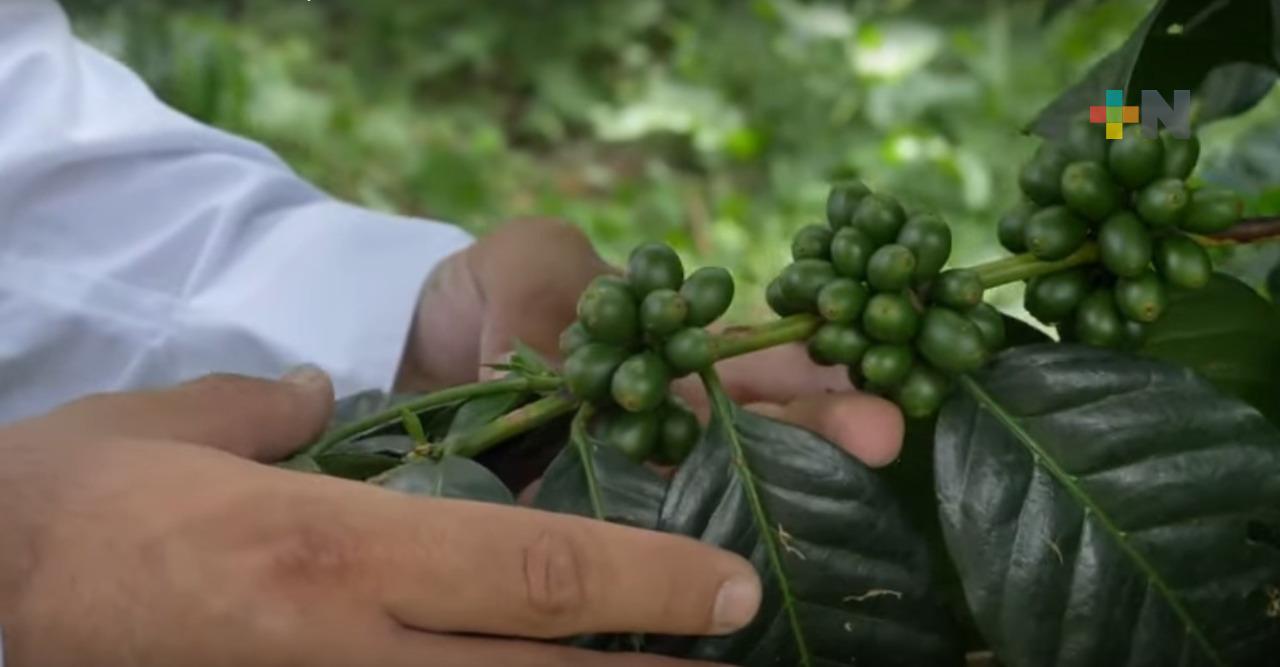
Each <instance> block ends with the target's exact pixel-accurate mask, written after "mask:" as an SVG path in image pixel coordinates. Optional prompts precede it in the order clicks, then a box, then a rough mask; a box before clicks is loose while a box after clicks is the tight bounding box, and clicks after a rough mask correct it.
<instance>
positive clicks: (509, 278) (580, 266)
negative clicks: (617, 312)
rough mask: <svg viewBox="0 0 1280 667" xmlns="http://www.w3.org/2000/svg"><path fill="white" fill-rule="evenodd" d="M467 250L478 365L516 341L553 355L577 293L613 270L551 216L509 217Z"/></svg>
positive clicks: (494, 359) (498, 355)
mask: <svg viewBox="0 0 1280 667" xmlns="http://www.w3.org/2000/svg"><path fill="white" fill-rule="evenodd" d="M469 252H470V254H471V256H470V257H469V258H468V259H469V262H468V264H469V266H470V267H471V270H472V273H473V274H474V275H475V280H476V283H477V284H478V285H479V287H480V291H481V294H482V296H483V301H484V310H485V312H484V326H483V328H482V330H481V334H480V363H481V364H492V363H501V362H502V361H503V360H505V358H506V357H507V355H508V354H509V353H510V352H511V351H512V350H513V349H514V344H515V341H516V340H519V341H521V342H523V343H525V344H526V345H528V346H529V347H531V348H533V349H534V350H536V351H538V352H539V353H541V354H543V355H544V356H546V357H548V358H552V359H554V358H557V357H558V356H559V349H558V348H559V345H558V342H559V337H560V332H561V331H563V330H564V328H565V327H567V326H568V325H569V324H570V323H571V322H573V320H574V317H575V316H576V313H575V310H576V307H577V303H578V296H579V295H580V294H581V293H582V291H583V290H584V289H586V287H587V285H588V284H589V283H590V282H591V281H592V280H593V279H595V277H596V276H599V275H601V274H603V273H608V272H610V271H612V270H613V269H611V267H609V265H608V264H606V263H605V262H604V260H602V259H600V256H599V255H598V254H596V251H595V248H594V247H593V246H592V245H591V242H590V240H589V239H587V237H586V235H584V234H583V233H582V231H581V230H579V229H578V228H577V227H574V226H572V225H569V224H566V223H563V222H558V221H555V220H546V219H531V220H520V221H516V222H513V223H511V224H509V225H506V226H504V227H502V228H501V229H499V230H498V231H497V232H495V233H494V234H492V235H490V236H488V237H486V238H485V239H483V240H482V241H481V242H480V243H477V244H476V245H475V246H474V247H473V248H472V249H471V250H470V251H469ZM484 373H485V371H483V370H482V375H483V374H484Z"/></svg>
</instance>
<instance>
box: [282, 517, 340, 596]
mask: <svg viewBox="0 0 1280 667" xmlns="http://www.w3.org/2000/svg"><path fill="white" fill-rule="evenodd" d="M266 560H267V564H266V576H267V578H268V579H269V580H270V581H271V582H273V583H275V584H279V585H284V586H294V585H297V586H309V585H317V584H318V585H334V584H341V583H343V582H349V581H351V580H352V579H353V577H354V573H355V571H356V570H357V567H358V562H359V548H358V546H357V545H356V544H355V542H354V541H353V540H352V539H350V538H349V537H347V536H344V535H342V534H341V533H340V532H339V531H338V530H336V529H334V528H331V527H327V526H324V525H319V524H314V523H313V524H304V525H299V526H297V527H294V528H291V529H289V530H287V531H285V532H282V533H281V534H280V535H279V536H277V537H276V538H275V539H273V540H272V541H271V543H270V546H269V547H268V549H267V559H266Z"/></svg>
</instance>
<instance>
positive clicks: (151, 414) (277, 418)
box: [42, 367, 333, 461]
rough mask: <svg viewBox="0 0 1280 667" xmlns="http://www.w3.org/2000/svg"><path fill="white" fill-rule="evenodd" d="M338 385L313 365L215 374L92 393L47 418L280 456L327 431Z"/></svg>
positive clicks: (69, 427) (59, 427)
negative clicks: (273, 376) (284, 372)
mask: <svg viewBox="0 0 1280 667" xmlns="http://www.w3.org/2000/svg"><path fill="white" fill-rule="evenodd" d="M332 410H333V384H332V383H331V382H330V380H329V376H328V375H326V374H325V373H324V372H323V371H321V370H320V369H318V368H315V367H302V368H300V369H299V370H297V371H295V372H294V373H291V374H290V375H288V376H286V377H285V378H284V379H283V380H281V381H273V380H262V379H257V378H250V377H243V376H237V375H209V376H206V377H203V378H200V379H198V380H194V381H192V382H187V383H185V384H181V385H178V386H176V387H173V388H170V389H164V390H154V391H139V392H132V393H120V394H101V395H96V396H90V397H88V398H84V399H81V400H79V401H76V402H74V403H71V404H69V405H67V406H66V407H64V408H61V409H59V410H57V411H56V412H54V413H52V414H50V415H48V416H46V417H44V418H43V419H42V421H43V422H44V423H45V424H46V425H48V426H50V427H52V428H54V429H56V431H57V432H59V433H68V434H73V435H74V434H81V435H83V434H88V433H91V434H94V435H99V436H116V437H129V438H146V439H154V440H177V441H182V442H189V443H194V444H200V445H206V446H209V447H216V448H218V449H222V450H225V451H228V452H231V453H233V454H237V455H240V456H245V457H249V458H253V459H257V460H260V461H275V460H279V459H281V458H283V457H285V456H287V455H288V454H290V453H291V452H293V451H294V450H296V449H297V448H299V447H301V446H303V445H305V444H306V443H307V442H309V441H310V440H312V439H313V438H315V437H316V436H317V435H319V434H320V432H321V431H323V430H324V427H325V425H326V424H327V422H328V420H329V415H330V413H331V412H332Z"/></svg>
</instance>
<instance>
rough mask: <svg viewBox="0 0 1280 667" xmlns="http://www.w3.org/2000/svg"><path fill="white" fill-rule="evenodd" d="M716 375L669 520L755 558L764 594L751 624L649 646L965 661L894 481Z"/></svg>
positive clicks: (816, 661)
mask: <svg viewBox="0 0 1280 667" xmlns="http://www.w3.org/2000/svg"><path fill="white" fill-rule="evenodd" d="M708 377H709V378H712V377H714V376H708ZM709 383H710V387H709V389H710V391H711V395H712V399H713V405H714V412H713V417H712V423H711V425H710V426H709V428H708V429H707V432H706V435H705V437H704V439H703V441H702V443H700V444H699V445H698V447H697V448H696V449H695V450H694V452H693V454H692V455H691V456H690V458H689V460H688V461H686V462H685V464H684V466H683V467H681V468H680V470H679V472H678V473H677V474H676V477H675V479H674V480H672V483H671V488H670V489H669V491H668V492H667V497H666V501H665V503H664V504H663V508H662V515H661V520H660V521H659V525H658V528H659V529H660V530H664V531H667V532H675V533H681V534H685V535H689V536H692V537H695V538H697V539H700V540H702V541H704V542H708V543H710V544H715V545H717V546H720V547H723V548H726V549H729V550H731V551H734V552H736V553H739V554H741V555H743V556H744V557H746V558H748V559H749V560H750V561H751V562H752V563H753V564H754V565H755V566H756V569H757V570H759V571H760V572H761V577H762V580H763V582H764V586H765V590H764V599H763V602H762V605H761V609H760V613H759V614H758V615H757V617H756V619H755V620H754V621H753V622H752V623H751V624H750V625H749V626H747V627H746V628H745V629H744V630H742V631H740V632H737V633H734V634H732V635H728V636H724V637H709V638H669V639H668V638H664V639H660V640H651V641H650V642H649V643H648V645H651V646H654V647H656V648H660V649H661V650H662V651H663V652H668V653H672V654H675V655H680V656H682V657H688V658H693V659H703V660H717V661H722V662H729V663H732V664H736V665H745V666H746V667H766V666H768V667H774V666H776V665H788V666H789V667H828V666H834V665H855V664H856V665H901V666H903V667H907V666H912V667H914V666H917V665H930V666H941V665H957V664H960V663H961V662H962V660H963V655H962V652H961V650H960V647H959V645H958V643H957V642H956V639H955V636H954V633H953V625H952V622H951V619H950V618H948V617H947V615H946V613H945V611H944V609H943V607H942V605H941V603H940V601H939V599H938V598H937V595H936V592H935V590H934V587H933V584H932V582H931V580H930V574H929V567H930V566H929V557H928V555H927V554H926V549H925V546H924V543H923V540H922V539H921V538H920V536H919V535H918V534H916V533H915V531H914V530H912V529H911V528H910V527H909V526H908V525H907V521H906V519H905V517H904V516H903V513H902V510H901V508H900V507H899V506H898V504H897V501H896V500H895V499H894V497H893V495H892V494H891V493H890V492H889V490H888V488H887V487H886V486H885V484H884V483H883V482H882V481H881V480H880V479H879V478H877V477H876V476H875V474H873V473H872V472H871V471H870V470H868V469H867V468H866V467H865V466H864V465H862V464H861V463H860V462H858V461H857V460H856V459H854V458H853V457H852V456H850V455H848V454H847V453H845V452H844V451H843V450H841V449H839V448H838V447H836V446H835V445H833V444H831V443H829V442H827V441H825V440H823V439H821V438H819V437H818V436H816V435H814V434H813V433H810V432H808V431H805V430H802V429H799V428H796V427H793V426H788V425H785V424H782V423H780V422H775V421H772V420H769V419H765V418H763V417H760V416H757V415H754V414H752V413H750V412H745V411H741V410H739V409H737V408H736V407H735V406H733V404H732V403H731V402H730V401H729V399H728V397H727V396H726V395H725V394H724V393H723V390H722V389H721V388H720V387H719V384H718V382H715V381H712V380H709Z"/></svg>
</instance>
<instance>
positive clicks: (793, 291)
mask: <svg viewBox="0 0 1280 667" xmlns="http://www.w3.org/2000/svg"><path fill="white" fill-rule="evenodd" d="M835 277H836V271H835V269H834V268H832V266H831V262H824V261H822V260H820V259H801V260H798V261H795V262H792V263H791V264H789V265H787V268H785V269H783V270H782V275H781V276H780V279H781V280H782V295H783V296H785V297H786V298H787V300H788V301H792V302H795V303H800V304H804V309H805V310H808V311H811V310H813V309H814V308H816V307H817V301H818V292H819V291H820V290H821V289H822V288H823V286H824V285H826V284H827V283H829V282H831V280H832V279H834V278H835Z"/></svg>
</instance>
